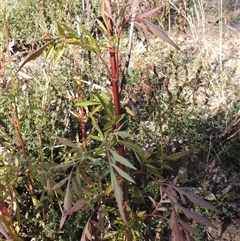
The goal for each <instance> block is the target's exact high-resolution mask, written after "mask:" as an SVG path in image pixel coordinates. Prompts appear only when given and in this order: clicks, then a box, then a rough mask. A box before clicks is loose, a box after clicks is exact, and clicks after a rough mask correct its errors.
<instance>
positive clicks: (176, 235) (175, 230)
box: [170, 211, 185, 241]
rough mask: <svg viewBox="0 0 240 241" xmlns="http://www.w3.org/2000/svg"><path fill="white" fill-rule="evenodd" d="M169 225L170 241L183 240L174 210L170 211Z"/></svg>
mask: <svg viewBox="0 0 240 241" xmlns="http://www.w3.org/2000/svg"><path fill="white" fill-rule="evenodd" d="M170 227H171V230H172V241H185V239H184V237H183V234H182V231H181V229H180V225H178V220H177V215H176V213H175V211H172V213H171V217H170Z"/></svg>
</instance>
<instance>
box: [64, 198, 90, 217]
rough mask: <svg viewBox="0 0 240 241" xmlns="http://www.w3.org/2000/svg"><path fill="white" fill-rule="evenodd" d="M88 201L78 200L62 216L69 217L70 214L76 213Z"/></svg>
mask: <svg viewBox="0 0 240 241" xmlns="http://www.w3.org/2000/svg"><path fill="white" fill-rule="evenodd" d="M87 203H88V201H86V200H84V199H79V200H78V201H76V202H75V203H74V205H73V206H72V207H71V208H70V209H69V210H68V211H67V212H66V213H65V214H64V215H63V216H68V215H71V214H72V213H74V212H76V211H78V210H79V209H80V208H81V207H83V206H84V205H85V204H87Z"/></svg>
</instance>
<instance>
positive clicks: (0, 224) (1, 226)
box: [0, 222, 10, 240]
mask: <svg viewBox="0 0 240 241" xmlns="http://www.w3.org/2000/svg"><path fill="white" fill-rule="evenodd" d="M0 233H1V234H2V235H3V236H4V237H5V238H6V239H7V240H10V238H9V236H8V234H7V232H6V230H5V229H4V226H3V224H2V223H1V222H0Z"/></svg>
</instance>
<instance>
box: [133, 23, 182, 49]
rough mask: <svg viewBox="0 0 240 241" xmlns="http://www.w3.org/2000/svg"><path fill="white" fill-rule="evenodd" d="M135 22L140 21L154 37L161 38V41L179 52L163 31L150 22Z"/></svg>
mask: <svg viewBox="0 0 240 241" xmlns="http://www.w3.org/2000/svg"><path fill="white" fill-rule="evenodd" d="M137 20H139V21H142V22H143V23H144V24H145V26H146V27H147V28H148V31H149V32H150V33H152V34H153V35H155V36H156V37H159V38H161V39H162V40H163V41H165V42H167V43H168V44H170V45H172V46H173V47H175V48H176V49H178V50H180V48H179V47H178V46H177V45H176V44H175V43H174V42H173V41H172V40H171V39H170V38H169V37H168V35H167V34H166V33H165V32H164V31H163V29H162V28H161V27H159V26H157V25H155V24H153V23H151V22H149V21H148V20H146V19H139V18H137Z"/></svg>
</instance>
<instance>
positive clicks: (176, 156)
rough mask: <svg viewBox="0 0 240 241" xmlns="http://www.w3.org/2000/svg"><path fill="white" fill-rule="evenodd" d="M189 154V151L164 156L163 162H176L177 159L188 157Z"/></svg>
mask: <svg viewBox="0 0 240 241" xmlns="http://www.w3.org/2000/svg"><path fill="white" fill-rule="evenodd" d="M189 153H191V151H183V152H177V153H174V154H172V155H169V156H164V157H163V160H165V161H177V160H178V159H180V158H181V157H184V156H186V155H188V154H189Z"/></svg>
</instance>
